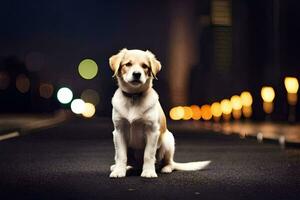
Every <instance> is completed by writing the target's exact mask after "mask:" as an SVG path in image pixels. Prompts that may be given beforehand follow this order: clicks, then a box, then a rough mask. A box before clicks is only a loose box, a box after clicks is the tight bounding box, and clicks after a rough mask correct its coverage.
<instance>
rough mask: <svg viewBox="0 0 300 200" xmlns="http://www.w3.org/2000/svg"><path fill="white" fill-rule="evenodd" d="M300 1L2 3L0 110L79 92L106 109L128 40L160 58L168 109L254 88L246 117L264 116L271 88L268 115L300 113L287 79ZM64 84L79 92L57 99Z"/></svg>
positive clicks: (43, 105) (33, 109)
mask: <svg viewBox="0 0 300 200" xmlns="http://www.w3.org/2000/svg"><path fill="white" fill-rule="evenodd" d="M298 8H299V2H298V1H292V0H289V1H280V0H265V1H260V0H252V1H247V0H237V1H234V0H233V1H230V0H211V1H210V0H199V1H191V0H189V1H109V2H108V1H85V2H83V1H32V2H28V1H15V0H11V1H2V2H1V8H0V9H1V10H0V11H1V12H0V15H1V18H0V20H1V24H2V28H1V29H2V30H1V38H0V41H1V49H0V96H1V98H0V111H1V113H49V112H54V111H56V110H58V109H61V108H64V109H70V108H71V106H70V105H71V102H72V100H73V99H82V100H84V101H85V102H89V103H92V104H93V105H94V106H95V108H96V109H95V110H96V115H97V116H106V117H109V116H110V115H111V103H110V99H111V97H112V95H113V92H114V91H115V89H116V85H115V81H114V80H113V79H112V77H111V76H112V73H111V71H110V68H109V66H108V59H109V57H110V56H111V55H113V54H115V53H116V52H117V51H119V50H120V49H122V48H124V47H126V48H129V49H134V48H136V49H142V50H146V49H149V50H151V51H152V52H153V53H154V54H156V56H157V58H158V59H159V60H160V61H161V63H162V66H163V69H162V71H161V72H160V73H159V80H158V81H155V83H154V87H155V89H156V90H157V91H158V93H159V94H160V100H161V102H162V105H163V107H164V109H165V111H166V112H167V113H168V112H169V110H170V109H171V108H172V107H176V106H190V105H198V106H200V108H201V106H203V105H208V106H211V105H212V104H213V103H214V102H219V103H220V102H221V101H222V100H223V99H228V100H230V98H231V97H232V96H234V95H238V96H240V95H241V93H242V92H244V91H248V92H249V94H250V95H251V97H252V99H253V103H251V104H250V105H247V106H251V111H249V112H250V114H248V115H251V117H250V116H249V117H250V118H251V119H252V120H265V118H266V117H265V115H266V114H265V112H264V110H263V107H264V106H263V100H262V97H261V90H262V88H263V87H265V86H268V87H272V88H271V90H272V91H271V92H274V99H272V100H271V102H272V103H273V105H272V109H271V110H272V111H270V112H271V113H270V114H269V115H270V116H269V117H268V118H269V119H270V120H275V121H283V122H284V121H287V120H288V118H289V115H291V114H290V112H293V114H292V115H295V116H292V117H290V120H291V121H299V116H298V117H297V116H296V113H299V109H300V108H299V107H300V106H299V104H296V103H293V104H294V105H292V107H293V108H290V105H289V103H288V100H287V90H286V87H285V84H284V80H285V78H286V77H295V78H296V79H297V78H299V77H300V70H299V65H300V60H299V58H298V53H299V51H298V48H299V46H298V44H299V42H300V38H299V28H300V25H299V23H298V19H299V17H300V16H299V15H300V14H299V12H298ZM80 65H81V68H80ZM80 70H81V71H80ZM295 81H297V80H295ZM291 84H292V85H293V84H294V83H291ZM295 84H296V83H295ZM62 87H67V88H69V89H70V90H71V91H72V95H73V96H72V97H70V100H69V101H68V100H67V101H66V102H65V104H61V103H60V102H59V101H58V99H57V92H58V90H59V89H60V88H62ZM291 87H293V86H291ZM294 87H298V83H297V86H294ZM292 90H293V89H292ZM294 90H295V89H294ZM294 93H296V95H297V91H296V92H295V91H294ZM62 95H63V96H65V94H64V93H63V94H62ZM296 97H297V96H296ZM296 97H291V98H292V99H294V100H292V101H296V100H295V98H296ZM237 101H239V99H237ZM238 104H239V103H238ZM237 107H238V108H239V105H237ZM265 107H268V106H265ZM206 108H208V110H209V109H210V107H206ZM240 109H242V108H240ZM229 110H230V109H229ZM205 112H206V110H205V107H204V113H205ZM245 112H247V111H245ZM230 113H231V112H230ZM204 115H205V114H204ZM246 115H247V114H246ZM177 118H178V116H177ZM187 118H189V117H187ZM200 118H201V117H200ZM208 118H209V119H210V118H211V117H209V116H208ZM238 118H239V117H238ZM241 118H244V117H243V116H241ZM202 119H203V118H202ZM204 119H205V117H204Z"/></svg>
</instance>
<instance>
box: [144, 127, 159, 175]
mask: <svg viewBox="0 0 300 200" xmlns="http://www.w3.org/2000/svg"><path fill="white" fill-rule="evenodd" d="M154 129H155V130H153V127H152V128H151V129H146V147H145V152H144V164H143V172H142V174H141V176H142V177H145V178H155V177H157V174H156V172H155V155H156V150H157V141H158V138H159V130H158V129H157V130H156V128H154Z"/></svg>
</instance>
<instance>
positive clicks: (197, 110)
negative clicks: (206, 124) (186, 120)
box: [190, 105, 201, 120]
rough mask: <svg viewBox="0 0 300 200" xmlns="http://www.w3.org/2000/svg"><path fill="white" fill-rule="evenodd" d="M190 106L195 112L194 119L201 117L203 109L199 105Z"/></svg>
mask: <svg viewBox="0 0 300 200" xmlns="http://www.w3.org/2000/svg"><path fill="white" fill-rule="evenodd" d="M190 108H191V109H192V113H193V115H192V119H193V120H199V119H201V109H200V107H199V106H197V105H191V107H190Z"/></svg>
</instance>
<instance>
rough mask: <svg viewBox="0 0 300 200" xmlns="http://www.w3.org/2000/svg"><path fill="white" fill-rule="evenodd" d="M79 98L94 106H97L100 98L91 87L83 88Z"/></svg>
mask: <svg viewBox="0 0 300 200" xmlns="http://www.w3.org/2000/svg"><path fill="white" fill-rule="evenodd" d="M81 99H82V100H83V101H84V102H87V103H92V104H94V105H95V106H97V105H98V104H99V100H100V98H99V94H98V92H97V91H95V90H92V89H86V90H84V91H83V92H82V93H81Z"/></svg>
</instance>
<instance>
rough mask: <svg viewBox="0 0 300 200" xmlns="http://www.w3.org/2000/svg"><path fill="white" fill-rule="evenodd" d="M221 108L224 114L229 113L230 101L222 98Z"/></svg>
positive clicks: (230, 109) (230, 108)
mask: <svg viewBox="0 0 300 200" xmlns="http://www.w3.org/2000/svg"><path fill="white" fill-rule="evenodd" d="M221 109H222V112H223V113H224V114H225V115H229V114H231V111H232V105H231V102H230V101H229V100H228V99H223V100H222V101H221Z"/></svg>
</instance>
